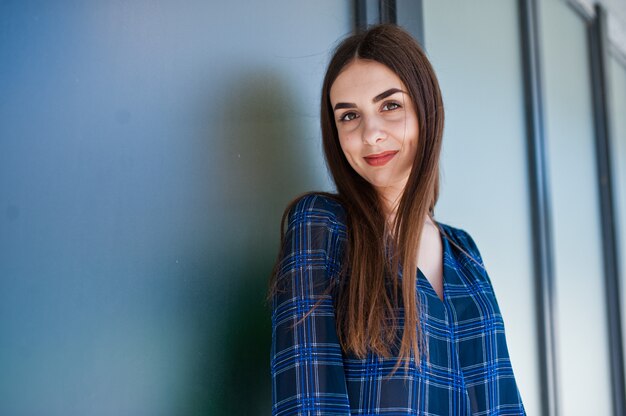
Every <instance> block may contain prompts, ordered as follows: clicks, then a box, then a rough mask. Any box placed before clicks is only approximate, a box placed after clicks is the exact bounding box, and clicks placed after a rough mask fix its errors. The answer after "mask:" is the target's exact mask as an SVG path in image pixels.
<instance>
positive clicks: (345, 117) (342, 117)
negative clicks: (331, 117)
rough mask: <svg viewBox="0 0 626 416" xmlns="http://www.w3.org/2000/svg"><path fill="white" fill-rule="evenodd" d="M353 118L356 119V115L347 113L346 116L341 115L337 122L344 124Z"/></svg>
mask: <svg viewBox="0 0 626 416" xmlns="http://www.w3.org/2000/svg"><path fill="white" fill-rule="evenodd" d="M355 118H356V113H353V112H349V113H346V114H344V115H342V116H341V117H340V118H339V121H341V122H344V121H352V120H354V119H355Z"/></svg>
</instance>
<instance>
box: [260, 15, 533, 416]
mask: <svg viewBox="0 0 626 416" xmlns="http://www.w3.org/2000/svg"><path fill="white" fill-rule="evenodd" d="M321 125H322V139H323V147H324V154H325V157H326V161H327V164H328V167H329V170H330V173H331V175H332V177H333V180H334V182H335V184H336V187H337V193H336V194H329V193H322V192H316V193H307V194H305V195H303V196H300V197H298V198H296V199H295V200H294V201H293V202H292V203H291V204H290V205H289V206H288V207H287V208H286V210H285V213H284V215H283V222H282V224H281V236H282V237H281V240H282V241H281V249H280V253H279V255H278V259H277V262H276V265H275V267H274V271H273V274H272V278H271V280H270V290H269V294H268V300H271V305H272V349H271V375H272V393H273V394H272V399H273V408H272V413H273V415H295V414H299V415H326V414H333V415H350V414H352V415H371V414H389V415H391V414H393V415H404V414H412V415H415V414H418V415H470V414H476V415H520V414H525V412H524V407H523V405H522V401H521V397H520V394H519V391H518V388H517V384H516V382H515V378H514V375H513V370H512V368H511V363H510V360H509V355H508V351H507V346H506V339H505V333H504V324H503V319H502V316H501V314H500V309H499V307H498V303H497V301H496V298H495V294H494V292H493V288H492V285H491V281H490V279H489V276H488V274H487V272H486V271H485V269H484V266H483V262H482V258H481V256H480V252H479V250H478V248H477V247H476V244H475V243H474V240H473V239H472V237H471V236H470V235H469V234H468V233H467V232H466V231H464V230H463V229H460V228H455V227H453V226H451V225H446V224H443V223H440V222H438V221H435V220H434V208H435V204H436V202H437V199H438V195H439V156H440V151H441V138H442V134H443V125H444V110H443V103H442V99H441V92H440V90H439V85H438V82H437V78H436V76H435V73H434V72H433V69H432V67H431V65H430V63H429V61H428V59H427V58H426V56H425V54H424V52H423V51H422V50H421V48H420V47H419V45H418V44H417V43H416V42H415V41H414V40H413V39H412V38H411V36H410V35H409V34H408V33H406V32H405V31H404V30H402V29H401V28H399V27H397V26H394V25H378V26H374V27H372V28H370V29H369V30H367V31H363V32H361V33H358V34H356V35H353V36H350V37H348V38H347V39H345V40H344V41H343V42H342V43H341V44H340V45H339V46H338V47H337V49H336V50H335V53H334V55H333V57H332V59H331V61H330V63H329V66H328V70H327V72H326V76H325V79H324V83H323V86H322V100H321ZM285 220H286V221H285ZM285 224H286V227H287V228H286V230H285Z"/></svg>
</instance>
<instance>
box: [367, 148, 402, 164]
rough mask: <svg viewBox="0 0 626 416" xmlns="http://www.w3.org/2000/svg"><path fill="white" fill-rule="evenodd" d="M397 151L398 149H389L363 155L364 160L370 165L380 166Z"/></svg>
mask: <svg viewBox="0 0 626 416" xmlns="http://www.w3.org/2000/svg"><path fill="white" fill-rule="evenodd" d="M396 153H398V150H389V151H386V152H382V153H378V154H375V155H369V156H365V157H364V159H365V161H366V162H367V163H368V164H369V165H371V166H382V165H384V164H386V163H387V162H389V161H390V160H391V159H393V157H394V156H395V155H396Z"/></svg>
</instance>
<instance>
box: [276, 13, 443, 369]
mask: <svg viewBox="0 0 626 416" xmlns="http://www.w3.org/2000/svg"><path fill="white" fill-rule="evenodd" d="M355 59H361V60H370V61H376V62H379V63H381V64H383V65H385V66H387V67H388V68H390V69H391V70H392V71H393V72H394V73H395V74H396V75H397V76H398V77H399V78H400V80H401V81H402V82H403V83H404V85H405V86H406V88H407V92H408V94H409V96H410V99H411V100H412V102H413V104H414V108H415V111H416V114H417V119H418V125H419V136H418V143H417V152H416V156H415V159H414V161H413V166H412V169H411V174H410V176H409V178H408V181H407V183H406V187H405V189H404V192H403V194H402V196H401V198H400V201H399V204H398V207H397V211H396V215H395V220H394V222H393V224H392V227H391V229H390V230H389V229H388V227H387V225H386V224H387V221H386V219H385V215H384V213H383V205H382V203H381V201H380V198H379V196H378V194H377V192H376V190H375V189H374V187H373V186H372V185H371V184H370V183H369V182H367V181H366V180H365V179H363V178H362V177H361V176H360V175H359V174H358V173H357V172H356V171H354V169H353V168H352V167H351V166H350V164H349V163H348V161H347V159H346V157H345V155H344V153H343V151H342V149H341V147H340V144H339V136H338V133H337V128H336V125H335V119H334V114H333V109H332V106H331V103H330V88H331V86H332V85H333V83H334V81H335V80H336V78H337V76H338V75H339V74H340V73H341V71H342V70H343V69H344V68H345V67H346V66H347V65H348V64H350V63H351V62H353V61H354V60H355ZM443 128H444V109H443V101H442V96H441V91H440V89H439V83H438V81H437V77H436V76H435V72H434V70H433V68H432V66H431V64H430V62H429V61H428V59H427V57H426V55H425V53H424V51H423V50H422V48H421V47H420V46H419V45H418V44H417V42H416V41H415V40H414V39H413V38H412V37H411V35H409V34H408V33H407V32H406V31H405V30H403V29H402V28H400V27H398V26H396V25H391V24H382V25H376V26H373V27H370V28H369V29H367V30H365V31H362V32H359V33H356V34H354V35H351V36H349V37H348V38H346V39H345V40H343V41H342V42H341V43H340V44H339V45H338V46H337V48H336V49H335V51H334V54H333V56H332V58H331V60H330V63H329V65H328V69H327V71H326V75H325V77H324V82H323V86H322V97H321V129H322V141H323V149H324V155H325V158H326V163H327V165H328V168H329V171H330V173H331V175H332V177H333V180H334V182H335V185H336V187H337V195H330V194H327V196H334V197H335V198H337V199H338V200H339V201H340V202H341V204H342V205H343V207H344V208H345V211H346V214H347V215H346V221H347V224H346V226H347V231H348V233H347V234H348V242H347V247H346V250H345V254H344V255H345V257H344V262H345V263H346V264H345V266H346V267H344V268H343V274H344V275H343V276H342V278H341V279H340V280H341V281H342V282H343V284H341V285H339V290H338V294H337V299H336V309H337V310H336V317H337V335H338V337H339V341H340V343H341V345H342V348H343V349H344V351H346V352H351V353H353V354H354V355H355V356H357V357H360V358H363V357H364V356H365V355H366V354H367V353H368V352H370V351H371V352H373V353H376V354H379V355H382V356H384V357H389V356H390V355H392V350H391V348H393V347H395V346H397V342H398V341H400V346H399V352H398V355H399V359H398V362H397V363H396V366H395V367H394V372H395V370H396V369H397V368H398V366H399V364H400V362H401V361H402V360H406V361H405V364H406V366H408V363H409V361H410V358H411V355H412V354H413V355H414V357H415V360H416V361H418V362H419V360H420V352H421V351H422V349H423V348H425V346H426V343H425V340H424V339H423V336H422V330H421V325H420V322H419V310H420V306H421V305H420V303H419V299H418V298H417V295H416V276H417V253H418V250H419V245H420V236H421V235H422V229H423V226H424V220H425V219H426V217H427V216H429V217H431V218H433V216H434V207H435V204H436V203H437V199H438V197H439V157H440V153H441V140H442V135H443ZM296 200H297V199H296ZM296 200H294V201H292V203H291V204H289V206H288V207H287V209H286V210H285V213H284V214H283V223H284V220H285V216H286V214H287V212H288V211H289V209H290V208H291V207H292V206H293V203H294V202H295V201H296ZM283 223H281V236H282V235H283V233H282V232H283ZM281 247H282V243H281ZM390 253H392V254H391V255H390ZM280 257H281V253H279V258H278V260H277V263H278V261H280ZM400 267H401V269H402V276H403V277H402V287H401V295H402V302H401V304H402V305H403V308H402V309H403V311H404V314H403V315H404V328H403V331H402V337H401V339H400V338H399V337H398V331H397V326H396V325H397V322H398V319H399V316H398V314H397V312H396V310H397V309H396V308H398V306H399V305H400V303H399V301H398V289H399V285H398V280H399V279H398V278H397V276H398V275H399V271H400ZM276 272H277V268H276V265H275V267H274V271H273V274H272V278H273V279H275V277H276V276H275V275H276ZM348 272H349V276H348V275H347V274H348ZM388 283H391V287H392V290H391V291H389V290H388ZM273 288H274V285H273V284H270V296H271V293H272V290H274V289H273ZM268 297H269V296H268ZM309 313H310V311H309Z"/></svg>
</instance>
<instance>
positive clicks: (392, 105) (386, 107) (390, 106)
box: [383, 101, 400, 111]
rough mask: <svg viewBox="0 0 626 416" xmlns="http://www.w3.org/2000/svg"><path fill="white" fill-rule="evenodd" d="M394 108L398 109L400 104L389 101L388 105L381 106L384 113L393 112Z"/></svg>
mask: <svg viewBox="0 0 626 416" xmlns="http://www.w3.org/2000/svg"><path fill="white" fill-rule="evenodd" d="M396 108H400V104H398V103H396V102H394V101H390V102H388V103H385V105H384V106H383V110H386V111H391V110H395V109H396Z"/></svg>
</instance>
